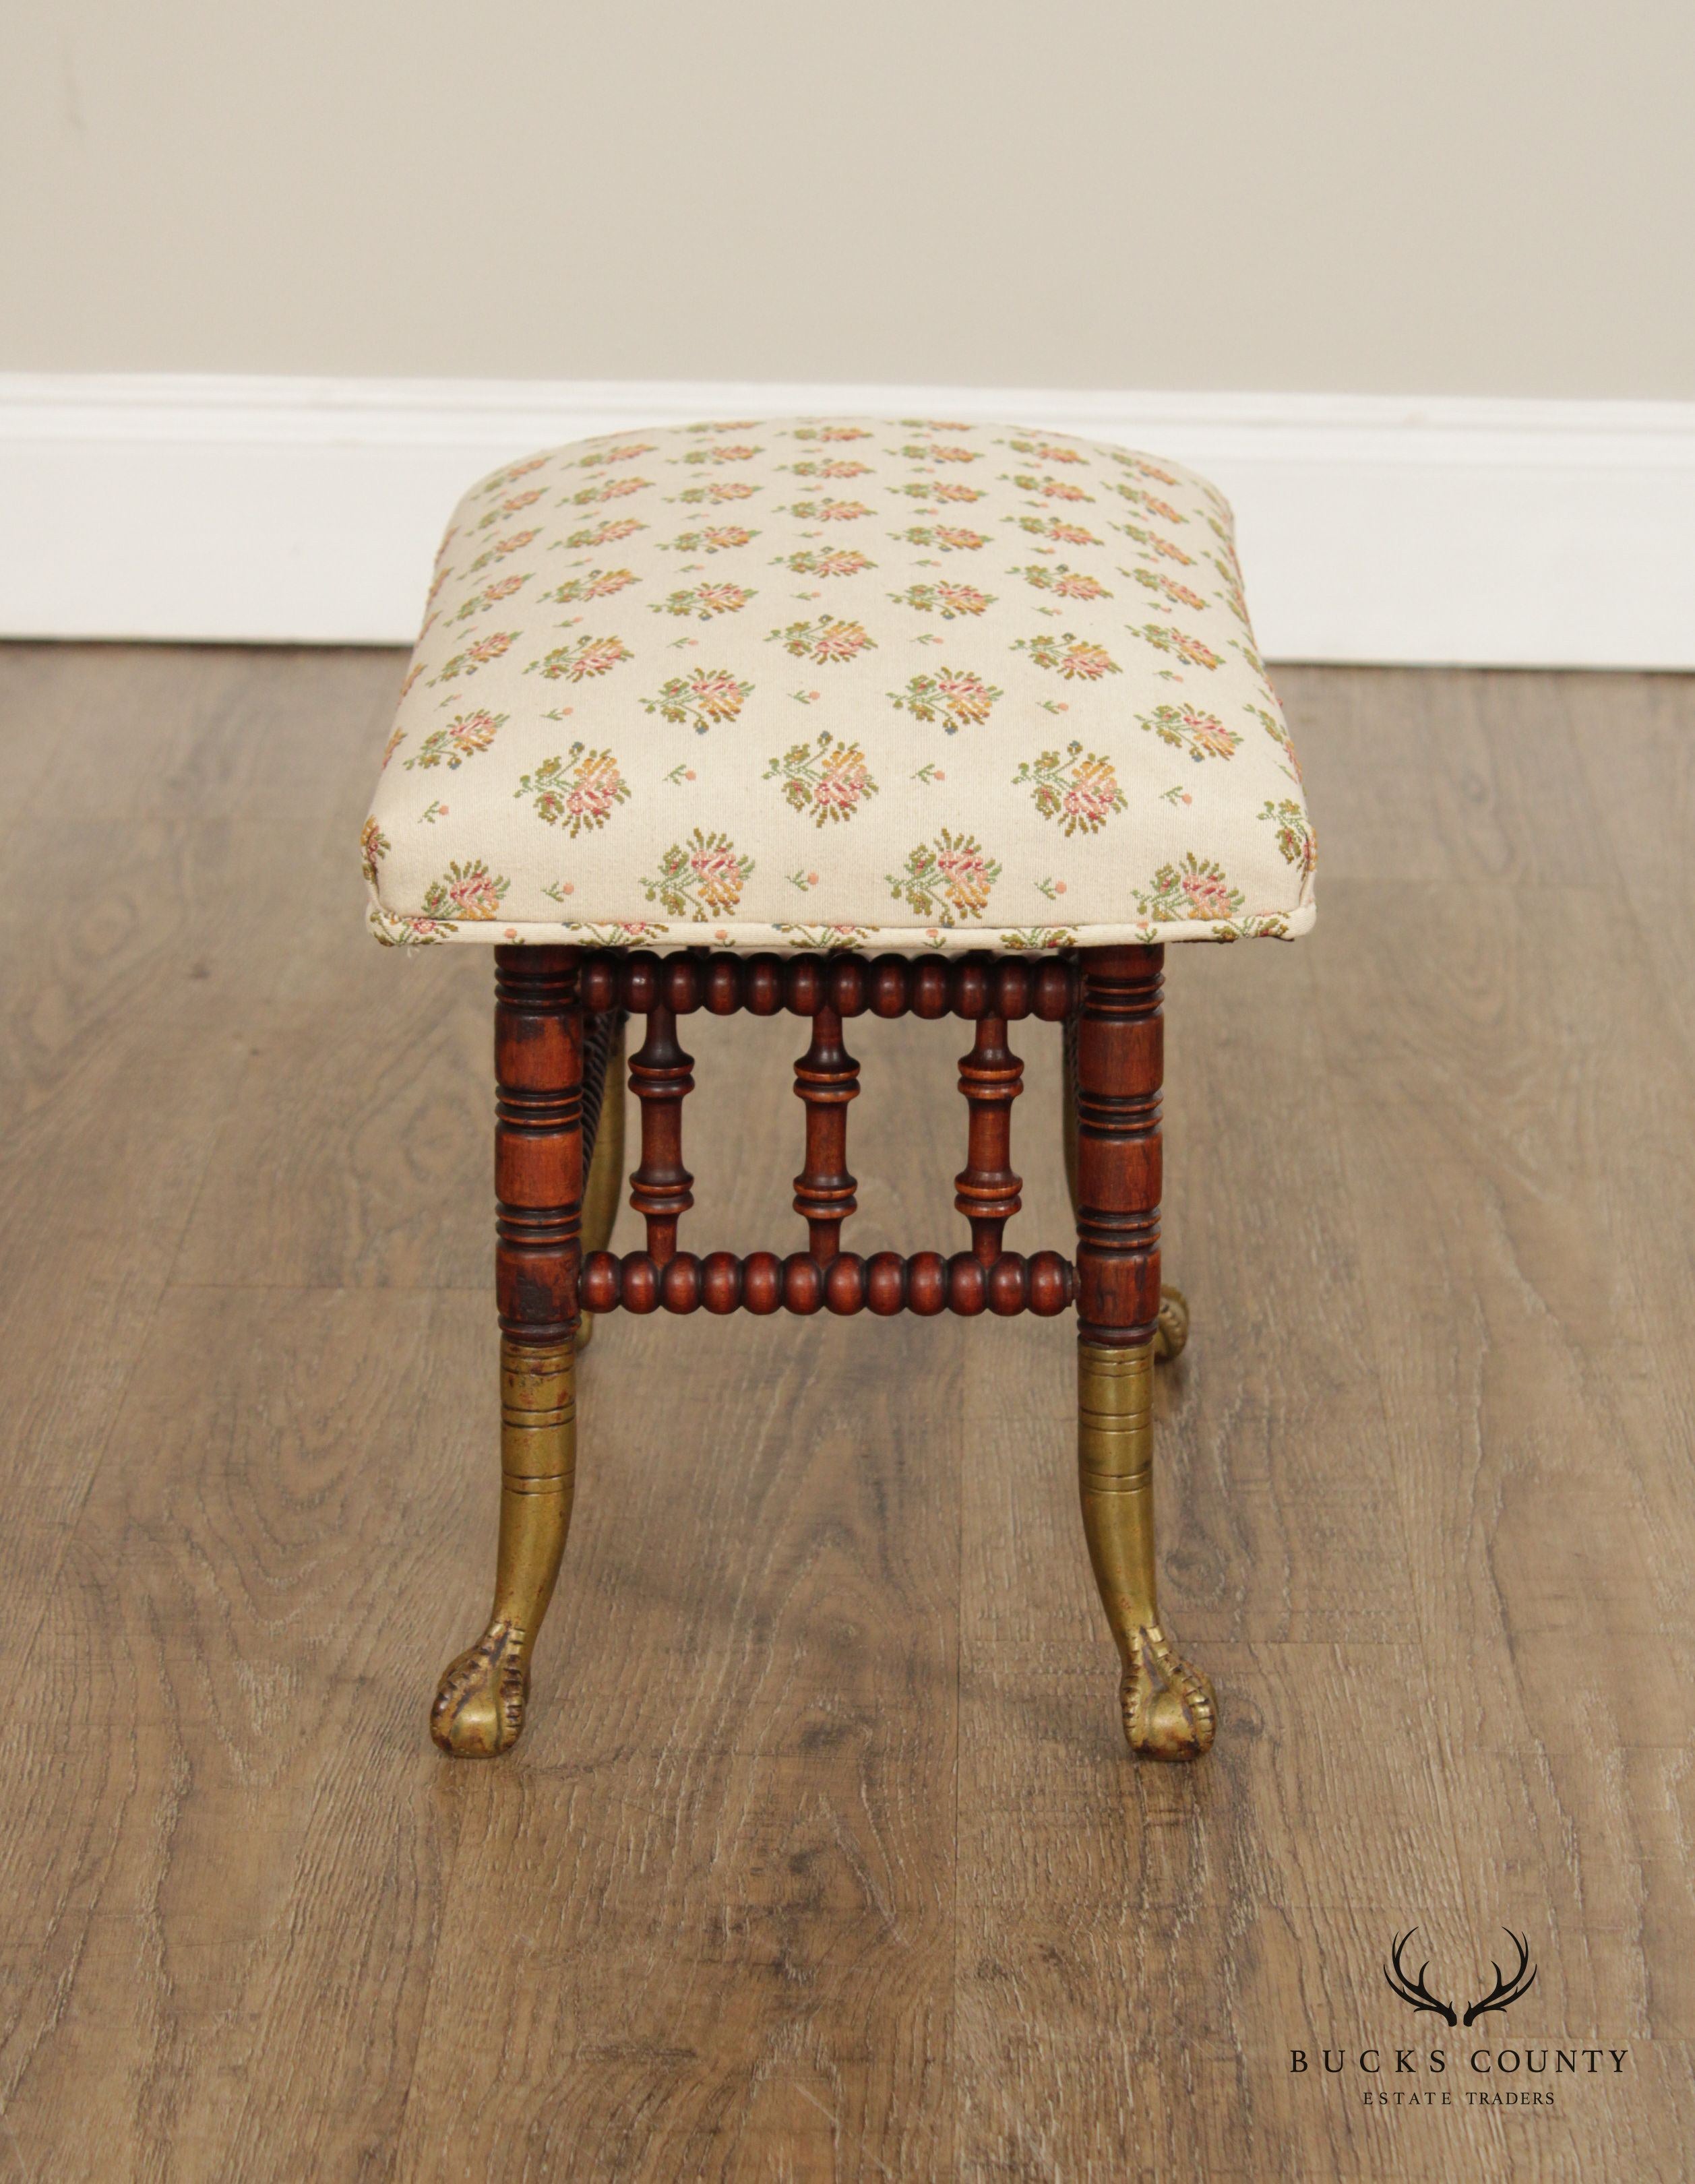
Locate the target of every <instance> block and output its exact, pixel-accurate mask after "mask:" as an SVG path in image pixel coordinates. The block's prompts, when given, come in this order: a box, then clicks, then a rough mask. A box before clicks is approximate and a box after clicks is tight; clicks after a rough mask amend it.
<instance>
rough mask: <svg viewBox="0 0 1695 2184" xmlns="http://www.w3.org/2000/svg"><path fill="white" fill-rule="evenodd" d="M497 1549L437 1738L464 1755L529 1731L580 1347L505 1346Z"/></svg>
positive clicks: (558, 1544)
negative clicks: (478, 1631) (484, 1620)
mask: <svg viewBox="0 0 1695 2184" xmlns="http://www.w3.org/2000/svg"><path fill="white" fill-rule="evenodd" d="M500 1466H501V1476H500V1546H499V1556H498V1558H497V1561H496V1564H495V1576H494V1604H493V1608H492V1609H491V1611H490V1613H489V1619H488V1629H487V1630H485V1631H484V1632H483V1634H482V1637H481V1638H479V1639H478V1640H477V1643H476V1644H475V1645H474V1646H469V1647H467V1649H466V1651H465V1652H463V1653H461V1654H460V1655H459V1657H458V1658H456V1659H455V1660H454V1661H452V1662H451V1663H449V1666H448V1668H447V1669H446V1670H445V1671H444V1673H443V1676H442V1680H441V1683H440V1685H438V1689H437V1691H436V1697H435V1703H434V1705H433V1706H432V1708H431V1709H430V1734H431V1736H432V1737H434V1739H435V1741H436V1742H437V1743H438V1745H439V1746H440V1747H441V1748H442V1750H443V1752H450V1753H452V1754H453V1755H454V1757H455V1758H478V1759H489V1758H493V1757H494V1756H495V1755H496V1754H497V1753H499V1752H505V1751H508V1750H509V1749H510V1747H511V1746H513V1745H514V1744H516V1742H517V1740H518V1736H519V1732H520V1731H521V1730H522V1728H523V1726H524V1708H525V1705H526V1703H527V1700H528V1697H529V1689H530V1656H531V1654H532V1651H533V1650H534V1646H535V1642H536V1638H537V1636H538V1633H539V1632H540V1630H541V1627H542V1619H543V1618H544V1616H545V1615H546V1613H547V1611H548V1602H549V1601H550V1600H551V1599H552V1598H553V1590H554V1585H555V1581H556V1580H557V1579H558V1576H559V1565H560V1557H561V1556H562V1555H563V1554H564V1552H565V1542H566V1535H567V1533H568V1532H569V1530H570V1529H571V1504H572V1491H573V1489H574V1487H575V1485H576V1473H577V1350H576V1346H575V1344H574V1343H571V1342H567V1343H562V1344H560V1345H559V1346H556V1347H552V1348H548V1349H544V1350H527V1349H525V1348H523V1347H522V1346H521V1345H519V1344H517V1343H515V1342H512V1341H510V1340H504V1341H503V1342H502V1343H501V1346H500Z"/></svg>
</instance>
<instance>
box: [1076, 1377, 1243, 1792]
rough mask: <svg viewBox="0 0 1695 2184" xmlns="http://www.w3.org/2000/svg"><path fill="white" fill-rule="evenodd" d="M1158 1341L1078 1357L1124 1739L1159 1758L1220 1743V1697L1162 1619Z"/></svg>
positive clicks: (1088, 1498) (1083, 1479)
mask: <svg viewBox="0 0 1695 2184" xmlns="http://www.w3.org/2000/svg"><path fill="white" fill-rule="evenodd" d="M1154 1347H1155V1346H1154V1344H1153V1343H1151V1342H1144V1343H1139V1344H1137V1345H1135V1346H1134V1347H1133V1348H1129V1349H1123V1350H1109V1349H1107V1348H1106V1347H1104V1346H1101V1345H1100V1344H1098V1343H1092V1342H1084V1343H1079V1345H1078V1351H1077V1465H1078V1485H1079V1490H1080V1494H1081V1498H1082V1502H1083V1529H1084V1534H1085V1535H1087V1538H1088V1541H1089V1559H1090V1562H1091V1563H1093V1565H1094V1568H1095V1582H1096V1585H1097V1586H1098V1587H1099V1589H1100V1593H1101V1605H1102V1606H1103V1607H1105V1609H1106V1611H1107V1622H1108V1623H1109V1624H1111V1625H1112V1636H1113V1639H1114V1640H1115V1641H1116V1642H1117V1645H1118V1658H1119V1659H1120V1660H1121V1661H1122V1662H1123V1677H1122V1680H1121V1681H1120V1684H1119V1700H1120V1704H1121V1707H1122V1710H1123V1722H1124V1735H1125V1736H1126V1737H1127V1738H1128V1739H1129V1744H1130V1747H1131V1749H1132V1750H1133V1751H1135V1752H1141V1753H1144V1754H1146V1757H1148V1758H1151V1759H1196V1758H1199V1757H1200V1755H1201V1754H1202V1752H1205V1751H1206V1750H1207V1747H1209V1746H1210V1745H1211V1743H1212V1741H1213V1731H1214V1730H1215V1729H1216V1728H1217V1726H1218V1701H1217V1699H1216V1698H1215V1697H1214V1696H1213V1686H1212V1685H1211V1684H1210V1683H1209V1682H1208V1681H1207V1678H1206V1677H1205V1676H1204V1675H1203V1674H1202V1673H1201V1671H1200V1670H1199V1669H1195V1668H1191V1667H1190V1664H1189V1663H1188V1662H1186V1661H1185V1660H1184V1658H1182V1656H1181V1655H1180V1654H1179V1652H1178V1651H1177V1649H1176V1647H1175V1646H1174V1645H1173V1644H1172V1642H1171V1640H1170V1639H1169V1637H1168V1635H1166V1633H1165V1630H1163V1627H1162V1625H1161V1623H1160V1619H1159V1597H1158V1590H1157V1581H1156V1578H1155V1573H1154V1530H1153V1357H1154Z"/></svg>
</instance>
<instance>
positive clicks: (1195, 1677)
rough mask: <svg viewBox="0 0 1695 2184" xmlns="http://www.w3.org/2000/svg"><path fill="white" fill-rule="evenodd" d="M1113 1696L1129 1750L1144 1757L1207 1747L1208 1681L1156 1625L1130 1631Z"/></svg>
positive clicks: (1210, 1717)
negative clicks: (1132, 1633)
mask: <svg viewBox="0 0 1695 2184" xmlns="http://www.w3.org/2000/svg"><path fill="white" fill-rule="evenodd" d="M1118 1697H1119V1701H1120V1703H1121V1705H1122V1707H1123V1716H1124V1736H1125V1737H1126V1739H1127V1740H1128V1741H1129V1747H1130V1749H1131V1751H1132V1752H1140V1754H1141V1755H1142V1756H1143V1758H1147V1759H1198V1758H1200V1757H1201V1755H1202V1752H1206V1751H1207V1750H1208V1749H1209V1748H1210V1747H1211V1745H1212V1741H1213V1732H1214V1730H1216V1729H1217V1728H1218V1700H1217V1698H1216V1697H1214V1695H1213V1686H1212V1685H1211V1683H1210V1682H1209V1681H1208V1680H1207V1677H1206V1676H1204V1675H1203V1674H1202V1672H1201V1670H1200V1669H1192V1668H1190V1665H1189V1663H1188V1662H1187V1661H1185V1659H1184V1658H1183V1657H1182V1655H1181V1654H1180V1653H1179V1652H1178V1651H1177V1649H1176V1647H1175V1646H1173V1645H1172V1643H1171V1641H1170V1640H1169V1639H1168V1638H1167V1636H1166V1635H1165V1633H1164V1632H1163V1630H1160V1629H1159V1628H1158V1626H1157V1624H1144V1625H1143V1626H1142V1628H1141V1629H1140V1630H1138V1631H1137V1632H1136V1633H1135V1637H1134V1639H1133V1640H1132V1642H1131V1650H1130V1658H1129V1665H1128V1667H1127V1668H1126V1669H1125V1670H1124V1674H1123V1681H1122V1683H1121V1684H1120V1685H1119V1686H1118Z"/></svg>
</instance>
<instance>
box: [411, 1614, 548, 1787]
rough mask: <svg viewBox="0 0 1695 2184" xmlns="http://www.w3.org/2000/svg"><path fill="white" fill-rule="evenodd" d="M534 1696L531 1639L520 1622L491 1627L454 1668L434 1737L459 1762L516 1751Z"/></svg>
mask: <svg viewBox="0 0 1695 2184" xmlns="http://www.w3.org/2000/svg"><path fill="white" fill-rule="evenodd" d="M529 1696H530V1640H529V1637H528V1635H527V1633H525V1632H524V1631H522V1630H520V1629H519V1628H518V1626H517V1625H516V1624H515V1623H491V1624H489V1626H488V1629H487V1630H485V1631H484V1632H483V1634H482V1637H480V1638H479V1639H478V1640H477V1643H476V1644H475V1645H474V1646H471V1647H469V1648H468V1649H467V1650H466V1652H463V1653H461V1654H460V1656H459V1658H458V1659H457V1660H455V1661H451V1662H449V1664H448V1666H447V1669H445V1670H444V1672H443V1676H442V1680H441V1683H440V1684H439V1685H438V1688H437V1691H436V1697H435V1703H434V1705H433V1706H432V1708H430V1735H431V1736H432V1737H434V1739H435V1741H436V1742H437V1743H438V1745H439V1746H440V1747H441V1748H442V1750H443V1752H450V1753H451V1754H452V1755H453V1757H454V1758H456V1759H493V1758H496V1757H497V1756H498V1755H499V1753H500V1752H507V1751H510V1748H511V1747H512V1746H513V1745H515V1744H516V1742H517V1741H518V1736H519V1732H520V1731H521V1730H522V1728H523V1726H524V1708H525V1705H526V1703H527V1701H528V1699H529Z"/></svg>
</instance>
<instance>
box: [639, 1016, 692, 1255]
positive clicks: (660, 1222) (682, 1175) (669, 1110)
mask: <svg viewBox="0 0 1695 2184" xmlns="http://www.w3.org/2000/svg"><path fill="white" fill-rule="evenodd" d="M693 1069H694V1056H693V1055H692V1054H685V1053H684V1052H683V1049H682V1048H681V1047H680V1046H679V1045H677V1011H676V1010H675V1008H673V1007H672V1004H671V1003H670V1002H669V1001H668V1000H655V1001H654V1002H653V1004H652V1006H650V1008H649V1010H648V1028H647V1037H646V1038H645V1039H644V1040H643V1041H642V1043H641V1045H640V1046H639V1047H638V1049H637V1050H636V1052H635V1053H634V1054H633V1055H632V1056H631V1057H630V1088H631V1089H632V1090H633V1092H634V1094H635V1095H636V1097H637V1099H638V1100H640V1101H641V1103H642V1158H641V1165H640V1167H638V1168H637V1170H636V1172H635V1173H634V1174H633V1176H632V1177H631V1178H630V1203H631V1205H632V1206H634V1208H635V1210H636V1212H638V1213H639V1214H641V1215H642V1216H643V1217H644V1219H645V1221H646V1223H647V1239H648V1242H647V1247H648V1256H649V1257H650V1258H651V1259H652V1260H653V1262H654V1263H655V1266H658V1267H664V1266H665V1265H666V1264H667V1263H668V1262H669V1261H670V1260H671V1259H672V1258H673V1257H674V1256H676V1252H677V1223H678V1221H679V1220H681V1218H682V1217H683V1215H684V1214H685V1213H686V1212H688V1211H689V1207H690V1206H692V1205H693V1204H694V1191H693V1190H691V1188H690V1185H691V1184H693V1183H694V1177H693V1176H692V1175H690V1173H689V1171H688V1169H687V1168H686V1167H684V1166H683V1101H684V1100H686V1099H687V1098H688V1096H689V1094H690V1093H691V1092H692V1091H693V1090H694V1077H693V1075H692V1074H691V1073H692V1071H693Z"/></svg>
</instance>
